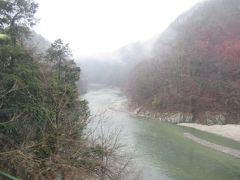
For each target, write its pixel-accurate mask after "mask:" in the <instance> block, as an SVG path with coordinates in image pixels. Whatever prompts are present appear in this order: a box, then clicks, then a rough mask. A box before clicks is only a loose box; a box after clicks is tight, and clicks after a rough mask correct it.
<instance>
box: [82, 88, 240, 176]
mask: <svg viewBox="0 0 240 180" xmlns="http://www.w3.org/2000/svg"><path fill="white" fill-rule="evenodd" d="M83 98H84V99H86V100H87V101H88V102H89V107H90V110H91V113H92V114H99V113H101V112H103V111H105V115H104V116H105V117H106V124H105V125H104V126H106V129H111V128H112V129H114V128H121V129H122V133H121V137H120V140H121V142H122V143H124V144H126V147H125V148H126V150H129V151H133V150H135V151H136V152H135V153H136V163H137V165H138V167H139V168H141V169H142V171H143V176H142V177H143V179H144V180H240V160H239V159H237V158H234V157H232V156H230V155H226V154H224V153H221V152H217V151H215V150H214V149H210V148H208V147H205V146H203V145H201V144H198V143H196V142H193V141H192V140H191V139H189V138H186V137H185V136H184V133H191V134H192V135H194V136H196V137H198V138H202V139H204V140H207V141H209V142H212V143H215V144H218V145H222V146H226V147H229V148H233V149H237V150H240V143H238V142H235V141H233V140H230V139H227V138H223V137H220V136H217V135H213V134H209V133H206V132H202V131H199V130H196V129H192V128H187V127H181V126H177V125H172V124H166V123H161V122H157V121H154V120H149V119H145V118H139V117H135V116H133V115H131V113H129V112H128V111H127V99H126V97H125V96H124V95H123V94H122V93H121V91H120V90H118V89H110V88H92V89H90V90H89V92H88V93H87V94H85V95H84V97H83Z"/></svg>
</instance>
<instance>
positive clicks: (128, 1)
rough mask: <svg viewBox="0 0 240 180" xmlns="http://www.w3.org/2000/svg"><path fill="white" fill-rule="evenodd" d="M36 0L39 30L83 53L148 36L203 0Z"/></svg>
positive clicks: (162, 29)
mask: <svg viewBox="0 0 240 180" xmlns="http://www.w3.org/2000/svg"><path fill="white" fill-rule="evenodd" d="M36 1H37V2H38V3H39V10H38V12H37V18H39V19H40V22H39V23H38V25H37V26H36V27H35V30H36V31H37V33H40V34H42V35H43V36H44V37H45V38H47V39H49V40H50V41H54V40H55V39H57V38H61V39H63V40H64V42H65V43H70V47H71V49H72V50H73V53H74V56H75V57H76V56H78V57H79V56H81V57H82V56H89V55H93V54H98V53H104V52H110V51H113V50H116V49H118V48H120V47H122V46H124V45H126V44H128V43H131V42H138V41H145V40H148V39H150V38H152V37H153V36H156V35H157V34H160V33H161V32H162V31H164V29H166V28H167V26H168V25H169V24H170V23H171V22H172V21H173V20H174V19H175V18H176V17H177V16H179V15H180V14H181V13H182V12H184V11H185V10H187V9H189V8H191V7H192V6H193V5H194V4H196V3H197V2H199V1H200V0H36Z"/></svg>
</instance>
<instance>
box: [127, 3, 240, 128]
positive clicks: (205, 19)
mask: <svg viewBox="0 0 240 180" xmlns="http://www.w3.org/2000/svg"><path fill="white" fill-rule="evenodd" d="M239 8H240V2H239V0H208V1H204V2H201V3H199V4H197V5H196V6H194V7H193V8H192V9H191V10H189V11H187V12H185V13H184V14H182V15H181V16H180V17H179V18H177V19H176V20H175V21H174V22H173V23H172V24H171V25H170V26H169V28H168V29H167V30H166V31H165V32H164V33H162V35H161V36H160V37H159V38H158V40H157V42H156V43H155V44H154V47H153V52H152V57H151V58H147V59H145V60H143V61H141V62H140V63H138V64H137V65H136V66H135V67H134V68H133V69H132V72H131V74H130V76H129V80H128V82H127V85H126V92H127V95H128V97H129V99H130V107H131V108H139V107H140V109H141V111H151V112H164V113H165V112H171V113H178V112H180V113H182V114H186V115H188V116H191V121H192V122H198V123H207V124H216V123H217V124H219V123H220V124H225V123H240V91H239V89H240V59H239V57H240V54H239V52H240V34H239V32H240V21H239V18H240V11H239ZM209 117H210V118H209ZM211 117H214V118H211ZM209 119H211V120H209Z"/></svg>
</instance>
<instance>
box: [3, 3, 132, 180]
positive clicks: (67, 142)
mask: <svg viewBox="0 0 240 180" xmlns="http://www.w3.org/2000/svg"><path fill="white" fill-rule="evenodd" d="M37 9H38V4H36V3H35V2H34V1H32V0H0V169H1V170H0V179H1V178H3V177H8V178H10V179H14V177H13V176H16V177H18V178H21V179H56V178H57V179H59V178H60V179H76V178H77V179H79V178H80V179H81V178H82V179H86V178H98V179H104V178H105V177H108V178H109V179H116V178H119V177H121V176H122V175H126V172H125V167H127V165H126V164H125V160H126V159H125V156H124V157H123V156H121V158H119V156H118V155H117V151H118V143H117V139H115V138H114V135H113V136H111V140H109V139H108V138H107V137H105V136H104V137H103V136H98V137H96V139H90V137H89V136H90V135H89V134H87V133H86V132H87V131H86V129H87V125H88V123H89V116H90V112H89V109H88V104H87V102H86V101H85V100H80V98H79V95H80V94H79V90H78V88H77V85H76V82H77V81H78V80H79V77H80V68H79V67H78V66H77V65H76V63H75V62H74V60H73V58H72V53H71V50H70V48H69V45H68V44H64V43H63V41H62V40H61V39H57V40H56V41H55V42H53V43H52V44H51V43H49V41H47V40H45V39H44V38H43V37H42V36H41V35H37V34H36V33H35V32H33V31H32V26H34V25H35V24H36V23H37V19H36V18H35V16H34V15H35V13H36V11H37ZM112 141H113V143H111V142H112ZM113 162H114V163H113ZM126 163H127V164H129V160H126Z"/></svg>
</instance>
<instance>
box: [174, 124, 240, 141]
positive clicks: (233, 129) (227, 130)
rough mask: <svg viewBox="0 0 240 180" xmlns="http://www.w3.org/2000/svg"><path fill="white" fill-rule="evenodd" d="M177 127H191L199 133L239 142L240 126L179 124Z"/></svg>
mask: <svg viewBox="0 0 240 180" xmlns="http://www.w3.org/2000/svg"><path fill="white" fill-rule="evenodd" d="M178 125H180V126H186V127H191V128H195V129H198V130H201V131H205V132H209V133H213V134H217V135H220V136H223V137H226V138H230V139H233V140H235V141H238V142H240V125H238V124H227V125H211V126H208V125H202V124H195V123H180V124H178Z"/></svg>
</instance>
